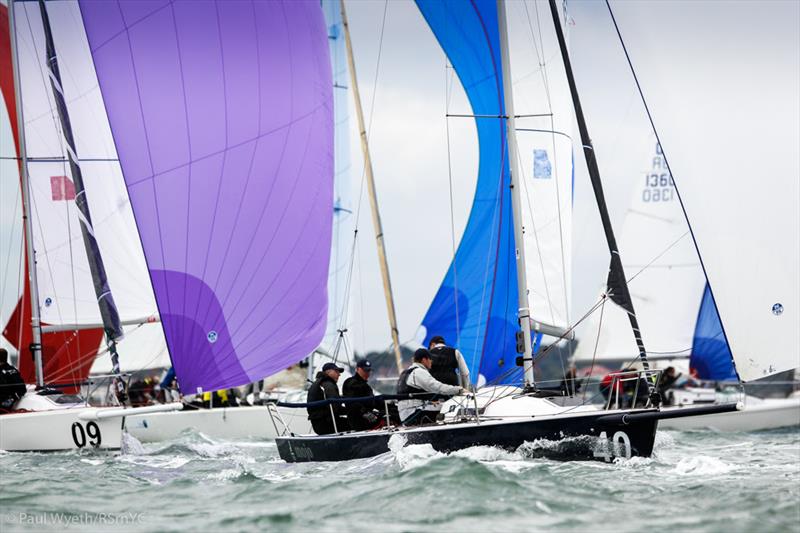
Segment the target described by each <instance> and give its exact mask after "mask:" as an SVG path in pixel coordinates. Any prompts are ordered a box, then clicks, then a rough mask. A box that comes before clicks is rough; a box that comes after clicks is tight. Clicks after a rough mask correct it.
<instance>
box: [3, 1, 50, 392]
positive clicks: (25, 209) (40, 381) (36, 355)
mask: <svg viewBox="0 0 800 533" xmlns="http://www.w3.org/2000/svg"><path fill="white" fill-rule="evenodd" d="M8 25H9V32H10V35H11V39H10V40H11V64H12V66H13V70H14V101H15V104H16V106H17V131H18V132H19V155H20V164H19V169H20V173H21V176H22V226H23V228H24V231H25V253H26V255H27V262H28V280H29V283H30V293H31V329H32V330H33V337H32V339H33V341H32V342H31V345H30V350H31V352H32V353H33V361H34V369H35V371H36V387H37V388H40V387H43V386H44V371H43V370H42V325H41V320H40V318H39V281H38V278H37V277H36V252H35V251H34V249H33V227H32V223H31V200H30V199H31V189H30V180H29V177H28V153H27V151H26V149H25V119H24V117H23V115H22V95H21V88H22V87H21V85H20V77H19V56H18V51H17V32H16V28H15V25H14V0H9V2H8ZM21 349H22V346H20V350H21Z"/></svg>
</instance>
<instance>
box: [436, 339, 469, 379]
mask: <svg viewBox="0 0 800 533" xmlns="http://www.w3.org/2000/svg"><path fill="white" fill-rule="evenodd" d="M428 350H429V351H430V353H431V361H432V366H431V376H433V377H434V379H436V380H437V381H441V382H442V383H446V384H447V385H460V386H461V387H463V388H465V389H469V388H470V382H469V368H467V363H466V361H464V356H463V355H461V352H460V351H458V350H457V349H456V348H452V347H450V346H447V343H446V341H445V340H444V337H442V336H441V335H435V336H433V337H431V342H430V343H428ZM456 370H457V371H458V372H456Z"/></svg>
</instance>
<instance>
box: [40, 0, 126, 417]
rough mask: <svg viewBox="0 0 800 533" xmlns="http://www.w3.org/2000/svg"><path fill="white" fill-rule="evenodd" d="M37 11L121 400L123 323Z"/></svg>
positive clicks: (48, 32) (46, 25) (46, 21)
mask: <svg viewBox="0 0 800 533" xmlns="http://www.w3.org/2000/svg"><path fill="white" fill-rule="evenodd" d="M39 11H40V12H41V16H42V26H43V29H44V36H45V41H46V46H47V67H48V74H49V77H50V86H51V88H52V90H53V99H54V100H55V103H56V108H57V110H58V118H59V122H60V124H61V131H62V134H63V135H64V142H65V143H66V146H67V156H68V159H69V167H70V172H71V174H72V181H73V182H74V183H75V205H76V207H77V208H78V217H79V218H80V222H81V235H82V236H83V244H84V247H85V249H86V258H87V260H88V262H89V269H90V270H91V273H92V280H93V281H94V291H95V296H97V303H98V305H99V307H100V316H101V317H102V319H103V329H105V333H106V342H107V344H108V351H109V353H110V354H111V367H112V373H113V374H114V376H115V377H114V385H115V389H116V394H117V398H118V399H120V401H124V399H125V396H126V395H125V385H124V383H123V382H122V380H121V379H120V377H119V375H120V368H119V355H118V354H117V348H116V341H117V340H119V339H121V338H122V336H123V334H124V333H123V330H122V324H121V323H120V318H119V312H118V311H117V306H116V304H115V303H114V296H113V295H112V294H111V289H110V288H109V286H108V278H107V276H106V270H105V266H104V265H103V258H102V256H101V255H100V247H99V246H98V244H97V239H95V236H94V228H93V226H92V217H91V214H90V213H89V202H88V200H87V198H86V189H85V187H84V185H83V174H82V173H81V167H80V162H79V161H78V156H77V153H76V150H75V140H74V137H73V134H72V125H71V123H70V119H69V112H68V110H67V104H66V101H65V99H64V91H63V88H62V87H63V86H62V84H61V73H60V71H59V68H58V56H57V55H56V49H55V43H54V42H53V34H52V29H51V27H50V18H49V17H48V15H47V7H46V6H45V3H44V0H39Z"/></svg>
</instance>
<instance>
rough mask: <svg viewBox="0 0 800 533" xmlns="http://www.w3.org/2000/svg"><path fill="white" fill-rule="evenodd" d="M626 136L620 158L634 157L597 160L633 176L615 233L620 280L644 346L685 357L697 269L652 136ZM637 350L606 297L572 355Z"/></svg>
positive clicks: (700, 282) (626, 355)
mask: <svg viewBox="0 0 800 533" xmlns="http://www.w3.org/2000/svg"><path fill="white" fill-rule="evenodd" d="M629 137H630V138H628V137H626V138H625V140H626V141H627V142H626V148H627V149H626V152H625V153H626V155H627V156H628V157H627V158H626V159H625V161H629V160H630V159H634V160H635V161H638V162H639V164H638V165H637V166H636V167H633V168H631V167H630V165H627V164H618V165H614V164H613V163H614V162H615V160H612V161H611V162H612V164H610V165H605V167H604V170H606V171H607V174H608V175H611V176H626V174H627V173H634V174H635V176H636V179H635V180H634V183H635V185H634V187H633V190H632V193H633V194H632V198H631V202H630V206H629V207H628V209H627V211H626V213H625V218H624V223H623V225H622V231H621V232H620V240H619V245H620V251H621V253H622V260H623V265H624V267H625V273H626V275H627V276H628V279H629V283H628V287H629V288H630V293H631V298H632V300H633V305H634V308H635V309H636V315H637V317H638V318H639V324H640V326H641V329H642V335H643V336H644V340H645V343H646V346H647V349H648V351H649V352H650V354H651V355H656V356H660V355H664V356H667V355H674V356H676V357H679V356H683V357H688V356H689V354H690V349H691V347H692V337H693V334H694V328H695V322H696V320H697V312H698V310H699V308H700V301H701V299H702V297H703V289H704V287H705V276H704V275H703V270H702V268H701V266H700V261H699V260H698V258H697V251H696V249H695V247H694V244H693V243H692V238H691V235H690V234H689V226H688V224H687V223H686V219H685V217H684V215H683V211H682V210H681V207H680V203H679V201H678V197H677V195H676V193H675V187H674V185H673V183H672V178H671V176H670V175H669V171H668V170H667V168H666V165H665V162H664V158H663V155H662V153H661V149H660V147H659V145H658V142H657V141H656V140H655V136H654V135H652V134H650V135H646V134H643V135H629ZM617 163H622V161H617ZM626 181H627V180H626ZM604 289H605V287H604V286H603V287H602V288H601V290H604ZM598 294H599V293H598ZM638 355H639V352H638V349H637V347H636V342H635V340H634V337H633V335H632V334H631V331H630V324H629V321H628V316H627V313H626V312H625V311H624V310H623V309H622V308H620V307H619V306H616V305H613V304H607V305H605V308H604V309H603V310H602V315H601V312H600V310H598V311H595V312H594V314H593V315H592V319H591V321H590V323H589V325H588V326H587V327H586V328H584V329H583V330H582V335H581V337H580V343H579V344H578V347H577V349H576V350H575V354H574V357H575V359H576V360H578V361H587V360H591V359H593V358H597V359H625V360H628V361H630V360H632V359H634V358H636V357H638Z"/></svg>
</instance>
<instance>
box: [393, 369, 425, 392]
mask: <svg viewBox="0 0 800 533" xmlns="http://www.w3.org/2000/svg"><path fill="white" fill-rule="evenodd" d="M418 368H419V367H418V366H413V365H412V366H410V367H408V368H406V369H405V370H403V373H402V374H400V379H398V380H397V394H419V393H423V392H427V391H425V390H422V389H418V388H417V387H412V386H411V385H409V384H408V377H409V376H410V375H411V373H412V372H413V371H414V370H417V369H418Z"/></svg>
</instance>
